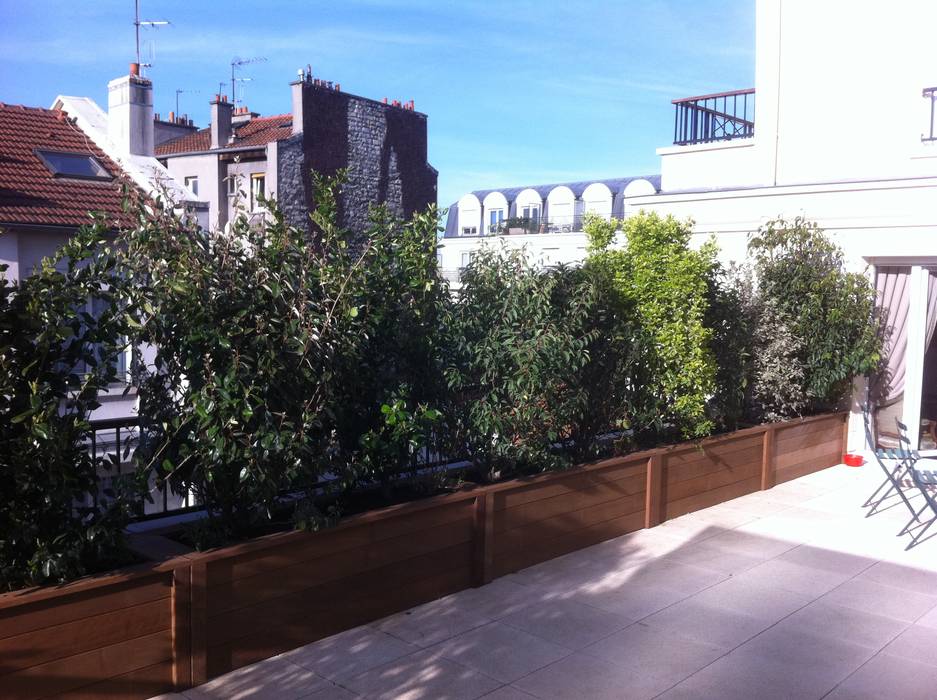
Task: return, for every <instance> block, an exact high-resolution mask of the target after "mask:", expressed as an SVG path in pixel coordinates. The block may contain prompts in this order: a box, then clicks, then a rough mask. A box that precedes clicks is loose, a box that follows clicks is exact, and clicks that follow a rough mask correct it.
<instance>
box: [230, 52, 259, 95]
mask: <svg viewBox="0 0 937 700" xmlns="http://www.w3.org/2000/svg"><path fill="white" fill-rule="evenodd" d="M266 62H267V59H266V57H264V56H255V57H254V58H241V57H240V56H235V57H234V58H232V59H231V102H233V103H234V106H235V107H236V106H237V103H238V99H237V84H238V83H239V82H241V83H244V82H247V81H248V80H250V78H238V77H237V76H235V74H234V71H235V69H237V68H240V67H241V66H246V65H249V64H251V63H266Z"/></svg>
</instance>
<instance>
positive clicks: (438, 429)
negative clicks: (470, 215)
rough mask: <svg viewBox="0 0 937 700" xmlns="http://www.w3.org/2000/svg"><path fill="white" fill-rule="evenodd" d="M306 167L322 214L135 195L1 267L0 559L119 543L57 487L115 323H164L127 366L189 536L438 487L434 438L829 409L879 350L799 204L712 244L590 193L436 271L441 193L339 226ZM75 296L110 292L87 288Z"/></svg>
mask: <svg viewBox="0 0 937 700" xmlns="http://www.w3.org/2000/svg"><path fill="white" fill-rule="evenodd" d="M316 183H317V192H316V196H315V201H316V202H317V203H318V209H317V211H316V212H315V214H314V215H313V218H312V233H311V234H310V233H307V232H304V231H300V230H298V229H296V228H292V227H290V226H289V225H287V223H286V222H285V221H284V219H283V218H282V216H280V214H279V213H278V210H277V208H276V204H275V203H274V202H268V203H267V206H268V209H269V211H270V212H271V216H270V218H269V220H268V221H267V222H265V223H263V224H258V223H256V222H251V221H249V220H248V219H247V218H246V217H243V216H242V217H239V218H237V219H235V220H234V221H233V222H232V223H231V224H229V225H228V227H227V228H226V230H224V231H219V232H206V231H201V230H197V229H196V228H193V227H192V226H191V225H189V224H187V223H186V222H185V221H183V220H180V219H179V218H177V217H176V216H175V215H174V214H173V213H172V212H171V211H169V210H160V209H153V208H151V207H147V206H143V205H139V206H137V207H136V208H135V211H136V212H137V214H138V223H137V225H136V226H135V227H134V228H133V229H132V230H129V231H125V232H122V233H121V234H120V237H119V242H120V245H119V246H116V247H114V248H109V247H106V246H105V247H102V246H101V235H102V234H101V231H100V229H94V230H90V229H89V230H88V231H85V232H83V233H82V234H80V235H79V236H77V237H76V238H75V239H73V241H72V242H70V243H69V244H68V245H67V246H66V248H64V249H63V251H61V253H60V254H59V256H58V258H57V260H59V261H70V262H69V263H68V269H67V272H65V273H60V272H57V271H55V269H54V268H55V261H48V262H46V263H44V266H43V268H42V270H40V271H39V272H38V273H37V274H36V275H34V276H32V277H27V278H26V279H24V280H23V281H21V282H19V283H15V284H10V283H6V282H4V283H2V285H0V322H2V326H0V333H2V336H0V338H2V344H0V361H2V363H3V365H2V369H3V370H4V376H3V379H2V381H3V382H4V385H3V387H2V389H0V431H2V438H3V445H2V455H3V457H2V461H0V469H2V470H3V471H2V473H0V477H2V483H3V487H2V488H4V489H6V491H5V492H4V494H3V498H2V501H3V502H2V504H0V527H2V533H3V534H2V535H0V537H2V539H0V556H2V557H3V559H2V562H3V568H2V572H3V573H2V577H3V578H2V581H3V584H4V585H6V586H12V585H19V584H22V583H24V582H41V581H45V580H58V579H63V578H68V577H72V576H75V575H79V574H81V573H82V572H83V571H86V570H88V569H89V568H93V567H95V566H98V565H101V563H102V561H103V559H104V558H105V557H106V555H107V553H108V552H110V551H113V550H114V549H115V548H116V547H117V546H118V545H119V541H120V530H121V527H122V524H123V521H122V520H121V518H120V517H118V516H117V515H116V514H119V513H120V512H123V511H120V510H119V509H117V510H115V509H114V508H113V507H111V506H107V507H98V508H93V509H91V510H84V511H83V510H80V509H77V510H76V509H75V508H73V503H74V502H76V501H78V500H81V499H84V500H87V496H88V494H90V493H93V492H94V491H95V490H96V488H97V487H96V484H95V475H94V469H93V468H92V467H93V466H94V465H92V464H91V463H90V461H89V458H88V457H87V454H86V453H85V451H84V450H83V447H82V440H84V439H86V437H87V434H88V433H87V431H88V424H87V418H88V413H89V411H90V410H91V409H92V408H93V406H94V405H95V401H96V398H97V394H98V393H99V392H100V391H102V390H103V389H104V387H105V386H106V385H107V383H108V381H109V380H110V379H112V378H113V377H112V376H111V375H110V370H109V369H108V368H109V367H111V365H110V364H109V363H108V362H107V361H97V360H98V359H102V358H99V354H100V353H101V352H102V351H103V352H104V354H105V355H108V354H111V353H113V352H115V351H116V349H117V348H118V347H119V346H120V344H121V341H122V339H124V338H126V339H129V342H131V343H132V344H133V345H134V346H150V347H152V348H155V357H153V359H152V361H151V362H150V363H149V364H148V365H144V364H143V363H138V364H137V366H136V368H135V381H136V383H137V385H138V387H139V395H140V406H141V416H142V421H143V428H142V439H141V442H140V446H139V448H138V449H137V453H136V460H137V463H138V465H139V471H140V474H139V477H140V479H139V483H147V482H148V480H149V481H152V480H153V479H154V478H155V479H156V481H157V483H162V484H168V485H169V486H170V487H171V488H173V489H175V490H177V491H180V492H187V493H192V494H194V495H195V496H196V497H197V498H198V500H199V501H200V502H201V503H203V504H205V506H206V508H207V511H208V514H209V518H208V521H207V523H205V524H203V525H201V526H200V527H199V528H198V529H197V530H196V531H194V532H193V535H192V536H193V539H194V540H195V543H196V544H197V545H199V546H209V545H212V544H217V543H221V542H225V541H229V540H231V539H237V538H241V537H245V536H248V535H250V534H251V533H253V532H256V531H257V529H258V527H264V524H265V523H268V522H269V521H270V520H272V519H283V518H288V517H292V520H293V523H294V524H295V525H296V526H298V527H303V528H315V527H318V526H320V525H321V524H322V523H323V522H325V521H328V520H330V519H331V518H333V517H334V516H335V515H336V514H337V510H336V509H335V507H334V506H333V507H332V509H331V510H329V511H327V512H323V508H324V506H323V505H322V501H321V499H319V498H317V494H320V493H321V486H322V483H323V482H324V483H326V485H327V490H329V491H331V493H332V495H333V496H334V497H336V498H337V499H338V501H337V504H338V506H339V507H340V506H341V504H342V502H343V499H344V498H345V497H346V496H348V494H350V493H352V492H356V491H358V490H360V489H361V487H363V486H367V487H379V490H380V492H381V493H382V495H383V497H384V498H391V497H393V495H394V493H393V492H394V490H395V489H397V488H399V487H406V488H408V489H410V491H411V492H412V490H413V488H414V487H416V488H418V489H419V488H426V489H429V490H432V489H433V488H435V487H436V483H437V482H436V481H435V480H434V472H433V470H432V469H430V468H429V465H432V464H433V463H434V462H435V461H436V460H439V459H442V458H446V459H449V460H466V461H467V462H468V463H469V464H470V465H471V468H472V469H473V470H474V478H476V479H480V480H488V479H495V478H504V477H508V476H512V475H517V474H530V473H535V472H540V471H544V470H548V469H561V468H564V467H566V466H569V465H571V464H575V463H578V462H582V461H585V460H589V459H593V458H596V457H599V456H602V455H607V454H610V453H613V452H622V451H627V450H630V449H633V448H634V447H638V446H645V445H652V444H659V443H661V442H665V441H673V440H679V439H687V438H698V437H703V436H705V435H708V434H710V433H712V432H713V431H720V430H730V429H735V428H737V427H739V426H742V425H745V424H750V423H754V422H759V421H764V420H779V419H783V418H788V417H791V416H795V415H801V414H804V413H809V412H814V411H823V410H827V409H829V408H832V407H834V406H835V405H836V404H837V402H838V401H840V400H841V399H842V398H843V396H844V395H845V393H846V392H847V391H848V388H849V382H850V380H851V378H852V377H853V376H855V375H856V374H861V373H865V372H868V371H870V370H871V369H872V368H874V366H875V365H876V363H877V362H878V360H879V348H878V345H877V340H876V338H877V334H876V332H875V331H876V326H875V318H874V312H873V309H874V304H873V300H874V295H873V292H872V289H871V287H870V285H869V284H868V282H867V281H866V280H865V278H864V277H862V276H861V275H857V274H854V273H849V272H847V271H846V270H845V267H844V262H843V257H842V253H841V252H840V251H839V250H838V249H837V248H836V247H835V246H834V245H833V244H832V243H830V241H829V240H828V239H826V238H825V237H824V236H823V234H822V232H820V231H819V230H818V229H816V227H815V226H813V225H810V224H808V223H807V222H804V221H802V220H796V221H794V222H792V223H791V224H786V223H784V222H772V223H771V224H769V225H768V226H766V227H765V228H764V229H762V230H761V231H760V232H759V233H758V234H757V235H756V236H753V238H752V240H751V253H752V254H751V256H750V257H751V263H750V265H748V266H746V267H743V268H723V267H722V266H721V265H720V264H719V263H718V260H717V249H716V246H715V245H714V244H713V243H712V242H709V243H706V244H705V245H703V246H702V247H701V248H694V247H692V246H691V244H690V243H691V228H690V225H689V224H688V223H683V222H679V221H676V220H674V219H672V218H669V217H668V218H661V217H659V216H657V215H654V214H638V215H635V216H632V217H630V218H628V219H627V220H625V221H623V222H620V221H614V220H613V221H603V220H601V219H598V218H594V217H592V218H587V220H586V226H585V228H586V231H587V233H588V236H589V240H590V248H589V255H588V258H587V260H586V261H585V263H584V264H583V265H582V266H579V267H576V268H568V267H558V268H550V269H538V268H536V267H534V266H532V265H531V264H530V263H529V262H528V260H527V259H526V257H525V256H524V255H523V254H522V253H519V252H516V251H515V252H511V251H509V250H503V249H502V250H497V249H486V250H482V251H480V252H479V253H478V254H477V255H476V256H475V257H474V258H473V260H472V262H471V263H470V265H469V266H468V267H467V269H466V270H465V272H464V274H463V278H462V286H461V288H460V289H459V290H458V293H455V294H453V293H450V290H449V289H448V287H447V286H446V285H445V283H444V282H442V281H441V278H440V276H439V274H438V270H437V260H436V254H435V253H436V246H437V231H438V228H437V226H438V224H437V214H436V212H435V210H433V209H430V210H429V211H427V212H425V213H422V214H419V215H416V216H414V217H413V218H411V219H410V220H408V221H399V220H397V219H395V218H393V217H392V216H390V215H389V214H388V213H387V211H386V210H385V209H383V208H381V207H378V208H376V209H374V211H373V213H372V218H371V224H370V226H369V227H368V230H367V231H365V232H364V234H363V235H361V236H355V235H352V234H351V233H349V232H347V231H343V230H341V229H339V228H338V227H337V226H336V225H335V221H336V216H335V213H336V196H335V194H336V191H337V188H338V187H339V186H340V183H339V182H337V181H333V180H322V179H319V180H317V181H316ZM89 296H99V297H101V298H102V299H103V298H106V299H107V300H108V301H109V303H110V304H111V306H110V307H109V308H110V310H109V311H108V312H107V313H105V314H104V315H103V316H101V317H99V318H97V319H92V318H83V317H81V316H80V315H78V314H76V313H75V309H76V308H77V306H78V305H79V304H80V301H81V300H82V299H85V298H88V297H89ZM37 358H38V359H37ZM79 360H81V361H84V362H85V363H86V364H87V365H88V366H89V367H92V368H93V370H92V371H90V372H88V373H87V374H83V375H80V376H79V375H78V374H76V370H75V367H76V366H77V365H76V363H77V362H78V361H79ZM59 406H64V407H65V410H64V412H60V411H59V410H58V407H59ZM11 488H12V489H14V490H13V491H10V489H11ZM284 490H290V491H292V492H293V493H294V494H297V495H298V498H294V499H291V500H290V501H288V502H284V501H283V500H282V499H281V498H280V497H279V496H280V494H282V493H283V492H284ZM290 509H292V511H293V512H292V513H290V512H289V511H290ZM88 526H91V527H88Z"/></svg>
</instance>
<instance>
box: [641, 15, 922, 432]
mask: <svg viewBox="0 0 937 700" xmlns="http://www.w3.org/2000/svg"><path fill="white" fill-rule="evenodd" d="M934 26H937V4H934V3H923V2H913V1H912V0H898V1H897V2H893V3H888V4H887V5H881V4H877V3H866V2H858V3H857V2H850V1H847V0H828V1H827V2H822V3H817V2H810V1H809V0H757V2H756V26H755V36H754V39H755V65H754V75H755V85H754V87H753V88H748V89H742V90H736V91H731V92H722V93H717V94H709V95H701V96H697V97H689V98H682V99H677V100H674V103H673V104H674V112H675V114H674V138H673V143H672V144H667V145H665V146H663V147H661V148H659V149H658V151H657V153H658V154H659V155H660V158H661V183H660V185H661V186H660V191H659V192H656V193H652V194H648V195H647V196H640V197H636V198H635V199H634V201H633V203H632V206H634V207H636V208H641V209H646V210H650V211H656V212H659V213H660V214H664V215H666V214H672V215H674V216H676V217H678V218H681V219H684V218H692V219H693V220H694V222H695V224H694V231H695V232H696V233H697V234H698V235H697V236H696V238H697V240H698V241H700V242H701V241H703V240H705V239H706V238H708V237H709V236H710V235H715V236H716V239H717V241H718V243H719V245H720V247H721V249H722V255H723V256H724V258H725V259H727V260H741V259H743V258H744V257H745V254H746V245H747V241H748V236H749V234H750V233H751V232H753V231H756V230H757V229H758V227H759V226H760V225H761V224H763V223H765V222H766V221H768V220H770V219H774V218H777V217H785V218H788V219H790V218H793V217H796V216H804V217H806V218H808V219H810V220H813V221H816V222H818V223H819V225H820V226H821V227H823V228H824V229H826V231H827V232H828V233H829V235H830V236H831V237H833V238H834V239H835V240H836V242H837V243H838V244H839V245H840V246H842V248H843V249H844V251H845V253H846V256H847V258H848V261H849V264H850V265H851V266H852V267H853V268H854V269H855V270H864V271H866V273H867V274H868V275H869V277H870V279H872V280H874V281H875V284H876V287H877V289H878V291H879V295H880V298H879V303H880V305H881V307H882V311H883V314H884V315H885V317H886V319H887V323H888V326H889V328H890V329H891V332H890V339H889V347H888V365H889V367H888V371H887V374H888V375H889V378H888V380H887V382H886V386H884V388H883V387H882V386H881V384H882V382H879V386H878V387H877V389H876V391H875V392H873V393H879V392H883V393H884V396H880V397H878V402H879V403H878V405H879V421H878V423H879V425H880V426H883V427H882V428H881V429H882V430H890V431H894V418H895V417H899V418H902V419H903V422H905V423H906V424H907V425H908V426H910V427H911V438H912V440H913V441H914V442H915V443H916V444H920V445H921V446H922V447H932V446H934V445H935V444H937V342H935V341H934V335H935V333H934V330H935V326H937V206H935V202H937V121H935V104H937V87H935V86H937V61H935V59H934V53H933V48H932V47H933V39H932V37H931V33H932V28H933V27H934ZM714 82H716V77H714ZM743 87H744V86H743ZM756 100H757V109H756ZM866 396H867V392H866V387H865V386H864V385H857V387H856V392H855V396H854V401H853V418H852V420H851V424H850V445H851V447H853V448H859V447H860V446H861V445H862V444H863V443H864V435H863V429H862V422H861V417H860V416H859V406H860V403H861V402H863V401H865V399H866ZM873 398H875V397H873ZM889 426H891V427H889ZM919 441H920V442H919Z"/></svg>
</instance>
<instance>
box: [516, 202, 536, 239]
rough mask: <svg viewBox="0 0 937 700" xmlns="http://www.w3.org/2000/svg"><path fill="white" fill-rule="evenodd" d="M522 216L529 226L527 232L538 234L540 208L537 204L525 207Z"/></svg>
mask: <svg viewBox="0 0 937 700" xmlns="http://www.w3.org/2000/svg"><path fill="white" fill-rule="evenodd" d="M521 215H522V216H523V217H524V219H525V220H526V221H527V223H528V224H529V226H528V227H527V230H528V231H531V232H533V233H537V229H538V228H540V207H539V206H538V205H536V204H533V205H531V206H529V207H524V208H523V209H521Z"/></svg>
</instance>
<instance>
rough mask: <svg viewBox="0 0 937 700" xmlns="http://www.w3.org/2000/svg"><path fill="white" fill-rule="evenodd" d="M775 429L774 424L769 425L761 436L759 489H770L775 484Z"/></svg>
mask: <svg viewBox="0 0 937 700" xmlns="http://www.w3.org/2000/svg"><path fill="white" fill-rule="evenodd" d="M776 435H777V431H776V430H775V429H774V426H771V427H769V428H768V429H767V430H766V431H765V433H764V437H763V444H762V450H761V490H762V491H765V490H767V489H770V488H771V487H772V486H774V484H775V474H776V472H777V459H776V454H775V453H776V451H777V443H776V442H775V436H776Z"/></svg>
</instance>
